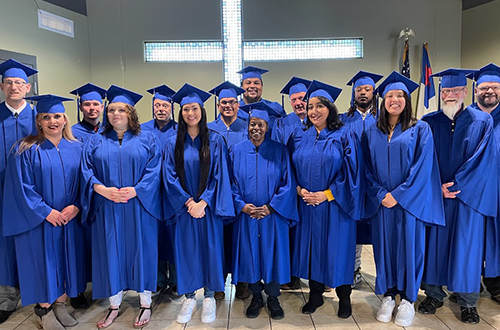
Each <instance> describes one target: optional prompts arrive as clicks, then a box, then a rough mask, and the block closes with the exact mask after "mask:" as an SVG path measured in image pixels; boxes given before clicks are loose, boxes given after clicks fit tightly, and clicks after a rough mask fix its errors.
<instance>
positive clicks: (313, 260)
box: [292, 126, 364, 288]
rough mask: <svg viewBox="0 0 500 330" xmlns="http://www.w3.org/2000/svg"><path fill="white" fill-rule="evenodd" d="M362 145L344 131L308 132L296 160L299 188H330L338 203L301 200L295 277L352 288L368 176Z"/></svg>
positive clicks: (295, 244)
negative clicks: (366, 174)
mask: <svg viewBox="0 0 500 330" xmlns="http://www.w3.org/2000/svg"><path fill="white" fill-rule="evenodd" d="M362 157H363V156H362V153H361V148H360V145H359V141H358V139H357V138H356V136H355V135H354V133H353V132H352V131H351V130H350V129H348V128H346V127H341V128H340V129H338V130H335V131H331V130H329V129H328V128H325V129H323V130H322V131H321V132H320V133H319V134H317V132H316V128H315V127H314V126H313V127H311V128H309V129H308V130H307V131H306V132H304V134H303V136H302V139H301V141H300V143H299V145H298V146H297V147H296V148H295V152H294V153H293V155H292V161H293V166H294V171H295V177H296V178H297V184H298V185H299V186H300V187H302V188H305V189H307V190H308V191H312V192H317V191H324V190H327V189H330V190H331V192H332V194H333V197H334V198H335V199H334V200H333V201H331V202H328V201H325V202H323V203H321V204H320V205H318V206H315V207H314V206H308V205H307V204H306V203H305V202H304V201H303V200H302V198H298V205H299V219H300V221H299V223H298V225H297V228H296V230H295V233H296V235H295V238H294V239H293V241H294V242H293V246H292V275H293V276H297V277H301V278H309V279H312V280H315V281H317V282H320V283H323V284H325V285H327V286H330V287H332V288H333V287H337V286H339V285H344V284H352V274H353V272H354V259H355V253H356V221H355V220H359V219H360V218H361V214H362V209H363V195H364V178H363V176H364V173H363V162H362Z"/></svg>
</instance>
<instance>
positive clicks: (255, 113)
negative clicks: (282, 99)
mask: <svg viewBox="0 0 500 330" xmlns="http://www.w3.org/2000/svg"><path fill="white" fill-rule="evenodd" d="M251 118H259V119H263V120H265V121H266V123H268V124H269V114H268V113H267V111H266V110H259V109H253V110H252V111H250V119H251Z"/></svg>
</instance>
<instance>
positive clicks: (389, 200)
mask: <svg viewBox="0 0 500 330" xmlns="http://www.w3.org/2000/svg"><path fill="white" fill-rule="evenodd" d="M381 204H382V205H383V206H385V207H387V208H388V209H390V208H393V207H394V206H396V204H398V201H397V200H395V199H394V197H392V194H391V193H387V194H385V197H384V199H382V203H381Z"/></svg>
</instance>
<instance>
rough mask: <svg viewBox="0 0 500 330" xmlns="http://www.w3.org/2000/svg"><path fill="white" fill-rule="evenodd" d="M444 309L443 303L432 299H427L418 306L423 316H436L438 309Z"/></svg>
mask: <svg viewBox="0 0 500 330" xmlns="http://www.w3.org/2000/svg"><path fill="white" fill-rule="evenodd" d="M439 307H443V302H442V301H439V300H437V299H434V298H432V297H426V298H425V299H424V301H422V302H421V303H420V305H419V306H418V312H419V313H422V314H436V309H438V308H439Z"/></svg>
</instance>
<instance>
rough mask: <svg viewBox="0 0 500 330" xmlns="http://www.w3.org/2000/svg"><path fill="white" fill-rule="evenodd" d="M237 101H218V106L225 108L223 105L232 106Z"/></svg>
mask: <svg viewBox="0 0 500 330" xmlns="http://www.w3.org/2000/svg"><path fill="white" fill-rule="evenodd" d="M237 102H238V101H235V100H231V101H220V105H222V106H225V105H234V104H236V103H237Z"/></svg>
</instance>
